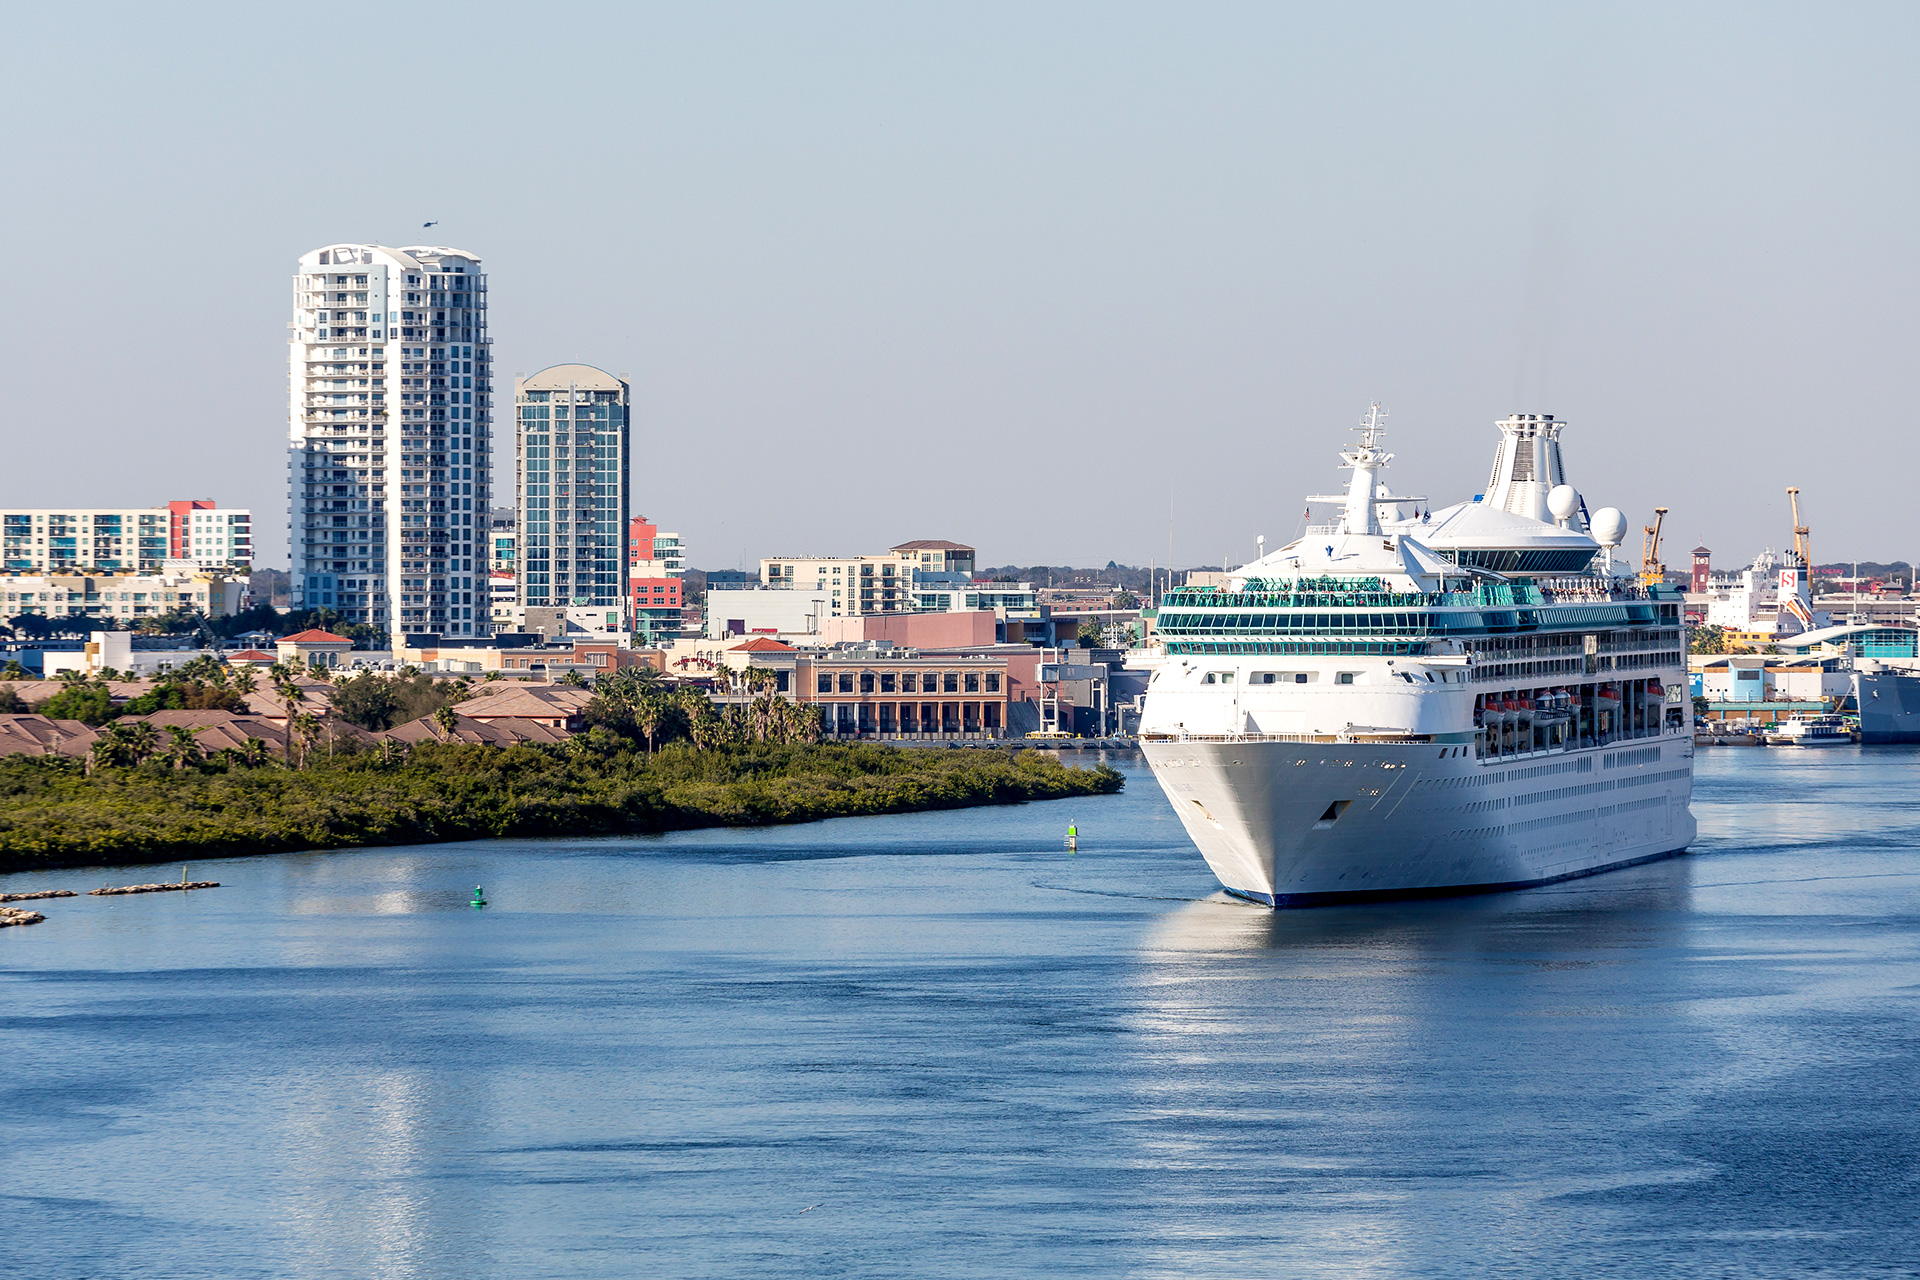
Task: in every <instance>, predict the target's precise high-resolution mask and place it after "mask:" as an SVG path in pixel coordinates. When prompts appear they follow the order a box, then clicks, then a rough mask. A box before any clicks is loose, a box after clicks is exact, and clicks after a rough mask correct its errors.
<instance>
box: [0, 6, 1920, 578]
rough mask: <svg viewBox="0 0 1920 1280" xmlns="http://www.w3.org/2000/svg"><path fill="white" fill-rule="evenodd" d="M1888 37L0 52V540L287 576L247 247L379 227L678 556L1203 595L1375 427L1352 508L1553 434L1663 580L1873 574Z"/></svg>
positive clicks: (1286, 10) (280, 379)
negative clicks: (1759, 559) (189, 507)
mask: <svg viewBox="0 0 1920 1280" xmlns="http://www.w3.org/2000/svg"><path fill="white" fill-rule="evenodd" d="M1917 23H1920V11H1916V10H1915V9H1914V8H1912V7H1911V6H1893V5H1840V6H1820V7H1817V8H1816V7H1813V6H1788V5H1766V4H1751V3H1749V4H1739V5H1731V4H1729V5H1713V4H1700V5H1685V4H1681V5H1673V4H1665V5H1632V4H1625V5H1608V6H1592V5H1584V6H1576V5H1542V4H1525V5H1491V4H1489V5H1450V6H1440V5H1395V4H1376V5H1367V6H1325V5H1319V6H1300V7H1288V6H1284V5H1275V4H1261V5H1226V4H1220V5H1206V6H1159V7H1155V6H1130V5H1116V4H1099V5H1072V4H1053V5H1047V6H1033V5H1004V6H1000V5H991V4H971V5H966V6H941V5H932V4H920V5H897V4H871V5H827V4H820V5H811V6H802V5H780V6H774V5H768V6H729V5H718V4H703V5H687V6H672V7H662V6H648V5H620V6H604V7H602V6H571V5H548V6H543V7H538V8H533V7H528V6H511V7H509V6H490V5H484V4H469V5H461V6H457V7H456V6H445V7H441V6H429V5H414V6H355V5H352V4H346V5H338V6H330V7H328V8H327V9H325V10H324V11H321V10H313V9H310V8H309V9H294V8H290V7H267V6H250V7H239V6H233V7H214V6H177V7H173V8H169V9H165V10H162V9H161V8H159V7H155V6H141V7H131V6H129V7H115V6H89V7H84V8H83V7H79V6H41V7H39V8H37V9H33V10H23V11H19V12H16V13H14V14H12V15H11V16H10V19H9V31H10V34H9V40H8V42H7V47H6V48H5V50H4V51H0V73H3V74H4V82H3V83H0V98H3V99H4V103H5V111H6V119H7V122H8V127H7V128H6V129H5V130H3V131H0V161H3V162H4V164H5V173H6V177H7V182H6V184H5V186H6V193H7V197H6V199H5V200H4V202H0V219H3V220H4V226H5V231H6V236H7V241H8V243H9V244H10V245H12V247H13V253H12V254H11V255H10V261H9V266H8V270H7V287H6V290H5V298H6V301H7V305H6V306H5V307H3V308H0V351H3V352H4V354H5V358H6V360H7V361H8V362H9V365H10V368H9V369H8V371H7V372H8V374H9V378H8V382H9V391H10V394H9V396H8V397H7V405H6V408H5V410H4V412H5V415H6V416H5V418H4V420H3V421H4V424H5V441H6V450H5V457H6V459H7V463H8V465H7V466H6V467H5V468H0V502H4V503H7V504H15V505H18V504H26V503H29V502H31V503H32V504H33V505H47V504H55V503H83V502H84V503H98V504H136V503H145V502H149V501H151V502H160V501H164V500H166V499H168V498H174V497H192V496H213V497H217V498H219V499H220V500H222V501H223V502H225V503H231V504H234V505H249V506H252V507H253V508H254V509H255V511H256V512H257V513H258V514H259V517H260V518H259V519H258V524H259V526H260V528H261V531H262V535H263V536H262V538H261V543H262V550H263V556H262V561H263V563H270V564H284V562H285V531H284V524H285V515H284V513H285V460H284V452H283V450H284V441H285V412H286V409H285V406H286V389H285V369H286V359H285V342H286V336H287V334H286V321H287V319H288V315H289V311H290V293H291V286H290V276H291V274H292V272H293V267H294V262H295V259H296V258H297V256H298V255H299V254H300V253H301V252H303V251H305V250H307V249H310V248H314V247H317V246H319V245H322V244H326V243H330V242H332V241H336V240H344V239H370V240H378V241H381V242H383V243H388V244H406V243H413V242H417V241H418V239H419V238H420V237H421V236H422V235H423V234H428V235H431V236H432V237H433V238H434V240H435V241H437V242H439V243H445V244H451V245H455V246H458V247H461V248H464V249H468V250H471V251H473V252H475V253H477V254H480V255H481V256H482V257H483V258H484V259H485V260H486V264H487V268H488V270H489V272H490V275H491V285H492V289H491V302H492V328H493V333H494V336H495V340H496V344H495V351H496V353H497V356H498V367H499V368H500V369H501V370H502V371H503V373H505V374H509V375H510V374H512V373H514V372H516V371H525V372H530V371H532V370H535V369H539V368H542V367H544V366H546V365H548V364H553V363H558V362H561V361H570V360H581V361H585V362H587V363H591V364H598V365H601V366H603V367H606V368H609V369H611V370H613V371H614V372H617V373H624V374H627V375H629V376H630V377H631V378H632V380H633V383H634V389H635V395H636V399H637V401H638V404H639V412H638V415H637V420H636V425H637V427H638V430H637V432H636V438H637V440H638V442H639V447H638V450H637V452H638V453H639V455H640V456H639V461H638V463H637V465H636V467H635V474H634V485H635V494H636V500H635V506H636V509H637V510H640V511H645V512H646V513H648V514H649V515H652V516H655V517H657V518H658V519H660V520H661V522H662V523H663V524H665V525H666V526H668V527H671V528H675V529H678V530H680V531H681V532H682V533H683V534H684V535H685V536H686V538H687V539H688V542H689V544H690V547H691V561H692V563H693V564H695V565H698V566H700V567H731V566H734V565H736V564H738V563H740V562H741V561H742V560H743V558H744V560H745V561H746V562H747V563H749V564H751V563H752V562H754V561H755V560H757V559H758V557H760V556H762V555H793V554H819V553H854V552H861V551H871V550H874V549H878V548H882V547H884V546H886V545H888V544H890V543H893V542H897V541H900V540H904V539H907V538H913V537H949V538H956V539H959V540H961V541H965V542H970V543H972V544H974V545H976V546H978V547H979V548H980V549H981V552H982V554H983V556H984V558H985V560H986V561H987V562H988V563H1004V562H1007V561H1019V562H1023V563H1032V562H1041V561H1045V562H1051V563H1056V564H1058V563H1066V562H1072V563H1089V562H1098V563H1104V562H1105V561H1106V560H1108V559H1109V558H1117V559H1120V560H1124V561H1133V562H1142V563H1144V562H1145V561H1146V560H1147V559H1148V558H1149V557H1155V558H1159V559H1162V560H1164V558H1165V556H1166V547H1167V540H1168V516H1169V510H1171V512H1172V524H1173V546H1174V558H1175V559H1176V560H1177V561H1178V562H1179V563H1182V564H1191V563H1199V562H1209V561H1218V560H1219V559H1220V558H1221V557H1222V556H1223V555H1228V556H1232V557H1233V558H1234V559H1236V560H1238V559H1240V558H1244V557H1245V556H1248V555H1251V554H1252V549H1253V545H1254V538H1255V536H1256V535H1259V534H1265V535H1266V536H1267V538H1268V541H1269V545H1270V546H1271V545H1277V544H1278V543H1279V542H1282V541H1284V540H1286V539H1287V538H1288V537H1290V536H1291V535H1292V533H1293V532H1294V531H1295V528H1296V526H1297V524H1298V521H1299V516H1300V507H1301V503H1300V497H1301V495H1303V494H1305V493H1308V492H1321V491H1325V490H1326V489H1327V488H1328V487H1329V486H1331V485H1335V484H1337V483H1338V481H1339V477H1338V475H1337V474H1336V472H1335V470H1334V465H1333V463H1334V457H1333V455H1334V450H1335V449H1336V448H1337V447H1338V444H1339V442H1340V441H1341V439H1342V438H1343V437H1344V436H1345V435H1346V428H1347V427H1348V426H1349V425H1350V424H1351V423H1353V422H1354V421H1356V420H1357V419H1358V417H1359V415H1360V414H1361V413H1362V411H1363V410H1364V409H1365V407H1366V405H1367V403H1368V402H1369V401H1371V400H1376V399H1377V400H1380V401H1381V402H1383V403H1384V404H1385V405H1386V406H1387V408H1388V410H1389V411H1390V413H1391V415H1392V416H1391V418H1390V426H1391V428H1392V434H1391V437H1390V439H1391V444H1392V446H1393V447H1394V448H1395V449H1396V451H1397V453H1398V461H1397V462H1396V463H1395V465H1394V468H1393V471H1392V473H1391V476H1392V480H1393V482H1394V484H1395V485H1396V487H1397V488H1399V489H1400V490H1401V491H1403V492H1404V491H1413V492H1420V493H1427V494H1431V495H1433V497H1434V498H1435V500H1436V501H1445V500H1448V499H1451V498H1455V497H1464V496H1467V495H1470V494H1471V493H1473V492H1475V491H1476V490H1477V489H1478V488H1479V487H1480V485H1481V484H1482V483H1483V482H1484V480H1485V475H1486V471H1487V468H1488V465H1489V462H1490V459H1491V450H1492V444H1493V440H1494V434H1495V433H1494V431H1493V428H1492V426H1491V423H1492V422H1493V420H1494V419H1496V418H1498V417H1501V416H1503V415H1505V414H1507V413H1510V412H1514V411H1524V412H1551V413H1555V414H1558V415H1560V416H1562V417H1563V418H1566V419H1568V420H1569V421H1570V423H1571V424H1572V425H1571V426H1570V427H1569V428H1568V432H1567V435H1566V442H1567V445H1566V452H1567V456H1568V459H1569V466H1570V470H1571V472H1572V478H1573V479H1574V481H1575V483H1576V484H1578V485H1579V486H1580V487H1581V489H1582V490H1583V492H1585V494H1586V495H1587V498H1588V503H1589V506H1590V507H1595V508H1597V507H1599V506H1602V505H1617V506H1620V507H1622V508H1623V509H1625V510H1626V512H1627V514H1628V517H1629V519H1630V521H1631V522H1632V524H1633V526H1634V527H1636V528H1637V527H1638V525H1639V524H1640V523H1641V522H1643V521H1644V520H1645V519H1647V518H1648V516H1649V514H1650V511H1651V508H1652V507H1653V506H1655V505H1656V504H1658V505H1664V506H1668V507H1671V508H1672V510H1673V514H1672V515H1671V516H1670V517H1669V521H1668V528H1669V530H1670V535H1671V537H1672V539H1673V543H1672V544H1671V545H1673V546H1674V548H1675V549H1676V550H1684V549H1685V548H1686V547H1690V546H1692V545H1693V544H1694V543H1695V542H1696V541H1699V540H1705V541H1706V542H1707V543H1708V544H1709V545H1711V546H1712V547H1714V549H1715V551H1716V553H1717V554H1716V561H1718V562H1723V563H1724V562H1729V561H1738V560H1743V559H1745V558H1746V557H1749V556H1751V555H1752V554H1753V553H1754V552H1756V551H1758V550H1759V549H1760V547H1761V546H1763V545H1768V544H1771V545H1775V546H1778V545H1782V544H1784V543H1786V542H1787V541H1788V539H1789V529H1788V524H1789V521H1788V517H1787V512H1786V502H1785V496H1784V493H1783V490H1784V488H1785V486H1787V485H1789V484H1798V485H1799V486H1800V487H1801V489H1802V491H1803V497H1804V501H1805V506H1806V509H1807V512H1808V516H1809V519H1810V522H1811V524H1812V526H1813V541H1814V549H1815V555H1816V557H1817V558H1819V559H1822V560H1827V559H1838V558H1842V557H1851V556H1876V557H1890V556H1899V557H1903V558H1911V557H1912V556H1913V555H1915V554H1916V553H1920V532H1914V531H1911V530H1910V528H1909V526H1907V524H1906V522H1905V519H1904V513H1905V512H1906V511H1907V510H1908V509H1909V508H1910V507H1911V505H1912V497H1911V492H1910V491H1911V488H1912V485H1911V482H1910V481H1909V479H1908V477H1909V476H1910V475H1911V474H1912V473H1913V472H1914V471H1915V469H1916V464H1920V443H1916V435H1915V432H1914V430H1913V425H1914V424H1913V418H1914V415H1915V404H1916V398H1915V396H1914V395H1913V393H1912V388H1911V386H1910V383H1911V381H1912V373H1911V370H1912V368H1913V364H1914V362H1913V357H1912V352H1913V351H1914V350H1915V349H1916V342H1915V339H1916V337H1917V336H1920V334H1917V333H1916V329H1920V323H1917V321H1920V316H1916V306H1917V305H1920V304H1917V303H1916V297H1917V296H1920V293H1917V291H1916V284H1920V279H1917V278H1916V277H1917V275H1920V273H1917V272H1916V261H1915V258H1916V249H1915V243H1916V240H1915V230H1914V229H1915V227H1916V225H1920V219H1917V218H1916V213H1917V212H1920V209H1916V204H1917V203H1920V201H1917V199H1916V197H1917V196H1920V192H1917V191H1916V184H1917V183H1920V178H1917V177H1916V168H1915V165H1914V164H1913V157H1914V156H1915V154H1916V147H1915V142H1916V137H1915V134H1916V110H1915V107H1916V102H1915V99H1916V93H1917V92H1920V90H1916V77H1914V76H1913V74H1912V73H1911V68H1912V66H1913V61H1914V56H1915V53H1916V52H1917V51H1920V50H1917V49H1916V39H1915V36H1916V24H1917ZM429 219H434V220H437V221H438V222H439V223H440V225H439V226H438V227H436V228H434V230H433V231H432V232H431V233H423V232H421V230H420V224H421V223H422V222H424V221H426V220H429ZM502 381H503V388H504V389H503V392H502V393H501V394H500V395H499V397H498V399H499V400H502V401H509V400H510V397H511V387H510V383H508V381H507V380H506V379H503V380H502ZM501 416H502V417H503V418H504V417H505V415H501ZM510 443H511V441H510V437H509V436H507V435H505V434H504V433H496V445H497V451H496V452H497V457H498V458H499V459H500V462H501V463H502V464H503V465H502V466H501V467H500V469H499V471H498V473H497V474H498V475H499V477H500V482H501V483H500V485H499V488H500V490H501V492H502V493H503V494H506V495H510V492H511V466H510V462H511V460H510V458H509V457H508V456H507V454H506V453H505V451H504V448H505V447H509V446H510ZM1669 559H1670V562H1673V560H1674V559H1676V557H1670V558H1669Z"/></svg>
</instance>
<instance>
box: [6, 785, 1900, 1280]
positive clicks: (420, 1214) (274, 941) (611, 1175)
mask: <svg viewBox="0 0 1920 1280" xmlns="http://www.w3.org/2000/svg"><path fill="white" fill-rule="evenodd" d="M1917 761H1920V751H1915V750H1914V749H1910V748H1905V747H1887V748H1861V747H1842V748H1833V749H1829V750H1826V751H1821V752H1791V751H1755V750H1722V751H1711V750H1708V751H1703V752H1702V753H1701V754H1700V756H1699V757H1698V759H1697V762H1696V763H1697V766H1698V768H1697V772H1696V774H1695V780H1694V793H1693V811H1694V813H1695V814H1696V815H1697V816H1698V818H1699V821H1700V831H1701V835H1700V838H1699V839H1698V840H1697V841H1696V842H1695V843H1694V844H1693V846H1692V848H1691V851H1690V852H1689V853H1688V854H1686V855H1684V856H1682V857H1680V858H1676V859H1671V860H1667V861H1663V862H1656V863H1651V864H1648V865H1645V866H1640V867H1635V868H1630V869H1627V870H1623V871H1617V872H1610V873H1605V874H1601V875H1597V876H1592V877H1588V878H1584V879H1580V880H1573V881H1567V882H1564V883H1561V884H1556V885H1550V886H1546V887H1544V888H1540V889H1532V890H1524V891H1520V892H1514V893H1504V894H1498V895H1491V896H1483V897H1467V898H1452V899H1439V900H1433V901H1422V902H1396V903H1385V904H1378V905H1368V906H1351V905H1348V906H1331V907H1321V908H1308V909H1302V910H1298V911H1289V912H1281V913H1275V912H1273V911H1271V910H1269V909H1267V908H1264V907H1256V906H1252V905H1249V904H1247V903H1245V902H1243V901H1241V900H1238V899H1230V898H1228V897H1226V895H1224V894H1220V893H1217V892H1216V885H1215V883H1214V881H1213V878H1212V876H1211V875H1210V874H1209V872H1208V870H1207V868H1206V866H1205V865H1204V864H1203V863H1202V862H1200V860H1199V859H1197V858H1195V857H1194V856H1193V853H1192V845H1191V844H1190V842H1189V841H1188V839H1187V837H1186V834H1185V832H1184V830H1183V829H1182V827H1181V825H1180V822H1179V820H1178V818H1177V817H1176V816H1175V815H1174V813H1173V812H1172V811H1171V810H1170V807H1169V806H1168V805H1167V803H1166V800H1165V797H1164V796H1163V794H1162V792H1161V789H1160V788H1159V787H1158V786H1157V785H1155V783H1154V782H1153V780H1152V779H1151V777H1150V776H1148V774H1147V772H1146V770H1145V768H1144V766H1142V765H1141V764H1139V763H1138V762H1137V761H1133V762H1125V761H1123V762H1122V763H1123V764H1124V767H1126V768H1127V769H1128V770H1129V775H1130V785H1129V789H1128V791H1127V792H1126V793H1125V794H1123V795H1121V796H1117V797H1109V798H1102V799H1098V800H1090V801H1071V802H1060V803H1056V804H1044V805H1028V806H1022V807H1018V808H1009V809H986V810H972V811H966V812H959V813H935V814H922V815H915V816H903V817H895V818H877V819H855V820H851V821H845V822H832V823H819V824H813V825H810V826H798V827H787V828H778V829H772V830H762V831H709V832H689V833H681V834H676V835H671V836H665V837H659V838H650V839H591V840H566V841H552V842H481V843H475V844H468V845H446V846H438V847H431V848H412V849H376V850H367V851H363V852H355V853H334V854H326V855H316V856H314V857H310V858H300V857H296V858H261V859H244V860H233V861H228V862H222V863H221V864H220V865H219V869H218V874H217V878H218V879H219V880H220V881H221V882H222V884H223V885H225V886H227V887H225V888H223V889H222V890H221V891H220V894H219V895H212V894H207V895H195V894H155V895H150V896H149V897H150V898H151V899H155V900H149V898H124V899H91V900H88V899H81V900H78V901H68V900H60V901H59V902H57V903H55V904H54V905H50V906H49V907H48V910H47V916H48V920H47V922H46V923H45V924H41V925H36V926H34V927H33V928H32V929H13V930H6V931H5V933H6V934H8V935H20V936H0V971H3V972H4V975H5V980H6V994H7V1003H6V1020H5V1021H4V1022H3V1023H0V1037H3V1039H0V1049H4V1051H5V1052H6V1054H7V1062H8V1068H7V1071H6V1072H5V1073H4V1074H3V1075H0V1094H4V1096H0V1104H3V1105H4V1106H5V1107H6V1113H7V1115H8V1117H9V1138H10V1143H9V1148H8V1156H7V1176H6V1178H5V1180H4V1184H3V1185H0V1205H4V1206H5V1212H6V1220H7V1222H8V1224H9V1226H10V1227H11V1228H12V1230H11V1231H10V1232H9V1235H8V1249H9V1255H10V1257H9V1261H10V1263H11V1264H12V1268H13V1270H15V1271H16V1272H17V1273H18V1274H21V1275H33V1276H36V1277H68V1276H72V1277H78V1276H93V1275H125V1274H154V1275H160V1274H173V1275H196V1276H242V1275H288V1276H366V1275H393V1276H422V1277H426V1276H443V1275H446V1276H452V1275H458V1276H461V1277H492V1276H518V1275H583V1276H584V1275H595V1276H598V1275H631V1274H645V1275H649V1276H712V1275H736V1274H768V1275H770V1274H779V1275H856V1276H860V1275H872V1276H881V1275H942V1276H946V1275H982V1276H984V1275H1029V1274H1038V1273H1063V1274H1084V1275H1143V1276H1150V1275H1183V1276H1188V1275H1191V1276H1203V1275H1205V1276H1236V1277H1237V1276H1247V1275H1260V1276H1327V1275H1356V1274H1365V1275H1369V1276H1376V1275H1395V1276H1399V1275H1423V1276H1425V1275H1434V1276H1481V1275H1487V1274H1499V1275H1540V1276H1556V1277H1557V1276H1564V1275H1586V1274H1602V1275H1664V1274H1701V1273H1710V1274H1726V1275H1761V1276H1766V1275H1781V1276H1784V1275H1800V1274H1808V1273H1814V1272H1821V1271H1824V1272H1827V1273H1831V1274H1899V1273H1902V1269H1903V1268H1908V1267H1909V1263H1910V1255H1911V1246H1910V1244H1909V1241H1908V1240H1907V1235H1908V1234H1909V1233H1908V1232H1906V1231H1905V1230H1904V1228H1903V1227H1902V1226H1901V1224H1903V1223H1907V1222H1910V1221H1911V1220H1912V1218H1913V1216H1914V1214H1913V1210H1914V1207H1915V1204H1914V1190H1913V1183H1912V1177H1911V1175H1912V1170H1913V1168H1914V1167H1915V1160H1916V1155H1920V1121H1916V1117H1920V1081H1917V1080H1916V1077H1915V1074H1914V1072H1913V1071H1912V1069H1911V1064H1912V1062H1913V1061H1914V1058H1915V1053H1916V1050H1917V1049H1920V1008H1916V1001H1917V999H1920V997H1917V996H1916V993H1920V955H1917V954H1916V942H1915V937H1916V935H1915V931H1914V930H1913V928H1912V921H1913V920H1915V919H1917V918H1920V806H1916V805H1915V803H1914V802H1913V800H1912V798H1911V788H1910V787H1909V786H1908V784H1907V778H1908V777H1909V776H1910V774H1911V772H1912V769H1913V766H1914V764H1915V763H1916V762H1917ZM1069 824H1072V825H1074V826H1075V827H1076V828H1077V830H1078V833H1079V841H1078V848H1077V849H1076V850H1074V851H1072V852H1071V853H1070V852H1069V851H1067V850H1066V849H1064V848H1063V847H1062V839H1061V837H1062V833H1063V832H1065V830H1066V829H1067V827H1068V825H1069ZM196 870H198V864H196ZM209 870H210V871H211V869H209ZM86 880H87V874H86V873H84V872H76V873H72V874H53V873H48V874H36V875H21V876H10V877H0V891H18V890H29V889H34V888H56V887H63V886H64V885H65V883H66V882H68V881H71V882H73V883H75V884H80V885H84V883H85V882H86ZM476 884H484V885H485V886H486V889H487V897H488V900H489V901H490V903H491V904H492V905H490V906H489V907H488V909H487V910H486V911H485V912H477V911H473V910H470V909H468V908H467V907H466V906H465V905H464V899H465V895H466V894H468V893H469V892H470V891H471V889H472V887H473V886H474V885H476Z"/></svg>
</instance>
